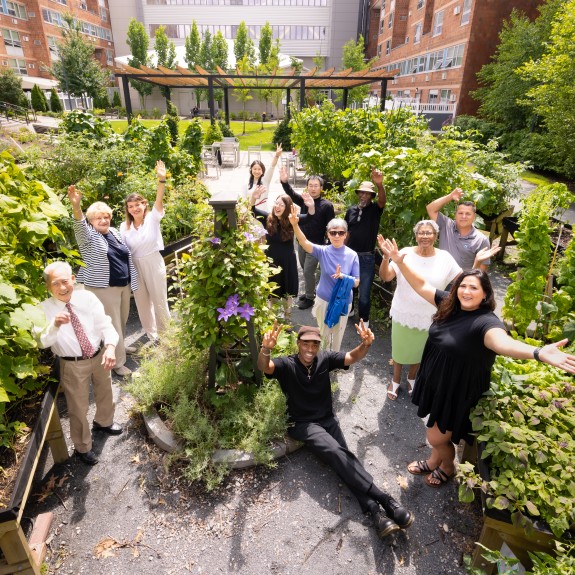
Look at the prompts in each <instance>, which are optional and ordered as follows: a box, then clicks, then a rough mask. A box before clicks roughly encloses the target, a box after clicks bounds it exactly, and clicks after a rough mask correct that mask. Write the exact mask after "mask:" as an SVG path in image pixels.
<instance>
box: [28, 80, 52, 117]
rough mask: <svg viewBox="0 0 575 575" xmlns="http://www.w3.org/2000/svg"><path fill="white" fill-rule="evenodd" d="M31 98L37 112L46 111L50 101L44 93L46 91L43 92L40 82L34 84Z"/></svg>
mask: <svg viewBox="0 0 575 575" xmlns="http://www.w3.org/2000/svg"><path fill="white" fill-rule="evenodd" d="M30 99H31V103H32V108H34V110H35V111H36V112H45V111H46V110H47V108H48V101H47V100H46V96H45V95H44V92H42V90H41V89H40V86H38V84H34V86H33V87H32V92H31V98H30Z"/></svg>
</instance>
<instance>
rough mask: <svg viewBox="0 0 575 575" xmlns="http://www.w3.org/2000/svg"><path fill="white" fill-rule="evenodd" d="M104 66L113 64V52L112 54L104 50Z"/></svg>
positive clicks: (110, 51)
mask: <svg viewBox="0 0 575 575" xmlns="http://www.w3.org/2000/svg"><path fill="white" fill-rule="evenodd" d="M106 64H108V66H112V65H113V64H114V52H112V50H106Z"/></svg>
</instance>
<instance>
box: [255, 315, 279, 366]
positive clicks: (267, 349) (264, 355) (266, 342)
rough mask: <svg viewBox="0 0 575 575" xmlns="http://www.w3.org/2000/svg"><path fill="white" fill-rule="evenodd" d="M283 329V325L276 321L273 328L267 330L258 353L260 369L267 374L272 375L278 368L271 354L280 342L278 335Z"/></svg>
mask: <svg viewBox="0 0 575 575" xmlns="http://www.w3.org/2000/svg"><path fill="white" fill-rule="evenodd" d="M282 329H283V325H281V324H280V325H278V322H277V321H274V325H273V327H272V329H270V330H269V331H266V333H265V334H264V338H263V340H262V347H261V348H260V353H259V354H258V369H259V370H260V371H263V372H264V373H265V374H267V375H271V374H272V373H273V372H274V371H275V368H276V366H275V364H274V362H273V361H272V360H271V354H272V349H273V348H274V347H275V346H276V344H277V342H278V337H279V334H280V332H281V330H282Z"/></svg>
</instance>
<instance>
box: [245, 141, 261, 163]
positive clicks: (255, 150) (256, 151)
mask: <svg viewBox="0 0 575 575" xmlns="http://www.w3.org/2000/svg"><path fill="white" fill-rule="evenodd" d="M252 156H253V157H254V160H260V161H261V159H262V145H261V144H260V145H259V146H248V166H251V164H252Z"/></svg>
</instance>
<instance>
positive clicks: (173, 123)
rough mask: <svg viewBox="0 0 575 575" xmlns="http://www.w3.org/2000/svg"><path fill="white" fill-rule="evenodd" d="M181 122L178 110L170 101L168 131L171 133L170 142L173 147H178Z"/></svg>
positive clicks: (168, 106)
mask: <svg viewBox="0 0 575 575" xmlns="http://www.w3.org/2000/svg"><path fill="white" fill-rule="evenodd" d="M179 122H180V116H179V115H178V108H176V106H175V105H174V104H173V103H172V102H170V101H168V104H167V115H166V124H167V126H168V130H169V131H170V142H171V143H172V146H177V145H178V137H179V134H178V124H179Z"/></svg>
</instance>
